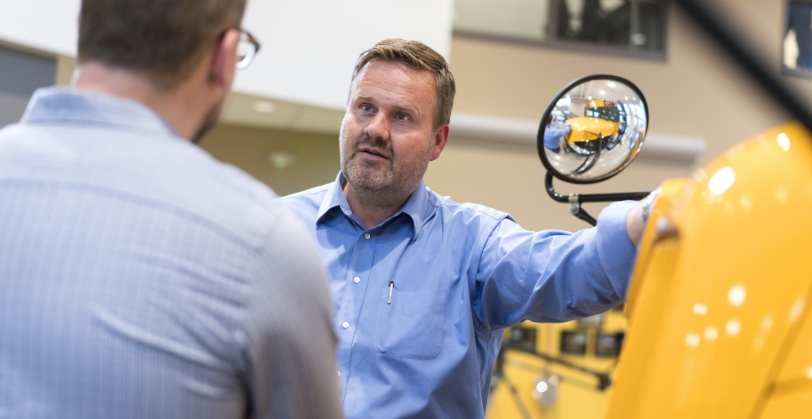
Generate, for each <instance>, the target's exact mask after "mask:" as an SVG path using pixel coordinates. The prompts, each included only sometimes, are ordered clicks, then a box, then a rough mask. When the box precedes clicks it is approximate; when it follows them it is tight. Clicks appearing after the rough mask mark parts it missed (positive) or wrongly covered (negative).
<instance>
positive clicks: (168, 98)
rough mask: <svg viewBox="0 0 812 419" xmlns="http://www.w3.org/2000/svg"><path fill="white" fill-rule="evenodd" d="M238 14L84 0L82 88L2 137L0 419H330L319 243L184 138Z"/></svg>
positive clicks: (194, 131) (222, 8) (241, 34)
mask: <svg viewBox="0 0 812 419" xmlns="http://www.w3.org/2000/svg"><path fill="white" fill-rule="evenodd" d="M244 9H245V0H206V1H200V0H84V1H83V2H82V12H81V23H80V35H79V74H78V77H77V80H76V82H75V86H74V88H71V89H58V88H47V89H42V90H38V91H37V92H36V93H35V95H34V97H33V98H32V99H31V102H30V104H29V106H28V109H27V110H26V113H25V115H24V116H23V118H22V120H21V121H20V123H19V124H14V125H11V126H9V127H6V128H4V129H3V130H0V215H1V216H0V418H20V419H32V418H63V419H79V418H81V419H94V418H99V419H101V418H105V419H107V418H117V419H137V418H149V419H172V418H178V419H180V418H194V419H225V418H241V417H249V416H250V417H253V418H341V417H342V414H341V405H340V402H339V399H338V396H339V389H338V385H337V383H336V377H335V370H336V362H335V344H336V337H335V333H334V331H333V330H332V318H331V313H330V299H329V294H328V292H327V289H326V280H325V274H324V271H323V268H322V267H321V266H320V264H319V254H318V251H317V249H316V247H315V246H314V245H313V242H312V240H310V239H309V238H308V237H307V233H306V231H305V230H304V227H302V226H301V224H300V223H299V222H298V220H296V218H295V216H294V215H293V214H292V213H291V212H290V210H289V209H287V208H285V206H284V205H282V204H280V203H278V202H276V201H275V198H276V196H275V195H274V193H273V192H272V191H271V190H270V189H268V188H267V187H265V186H264V185H262V184H260V183H259V182H257V181H256V180H254V179H252V178H250V177H249V176H248V175H246V174H245V173H243V172H242V171H239V170H236V169H234V168H233V167H230V166H227V165H224V164H221V163H219V162H217V161H216V160H214V159H213V158H212V157H211V156H209V155H208V154H207V153H205V152H204V151H202V150H201V149H200V148H198V147H197V146H195V145H194V144H193V141H195V140H196V139H198V138H200V136H202V135H203V133H205V132H206V130H207V129H208V128H210V127H211V125H212V124H213V123H214V122H216V120H217V115H218V113H219V111H220V109H221V108H222V104H223V102H224V101H225V98H226V96H227V95H228V92H229V90H230V88H231V84H232V81H233V79H234V75H235V72H236V70H237V68H242V67H244V66H245V65H247V64H248V62H249V61H250V59H251V56H252V54H253V52H256V51H257V50H258V44H257V42H256V40H254V39H253V37H251V36H250V35H248V33H247V32H245V31H244V30H242V29H240V22H241V20H242V15H243V11H244ZM238 46H242V47H244V50H245V51H248V52H250V53H251V54H248V55H245V56H238V55H237V51H238Z"/></svg>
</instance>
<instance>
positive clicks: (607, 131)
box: [565, 116, 620, 145]
mask: <svg viewBox="0 0 812 419" xmlns="http://www.w3.org/2000/svg"><path fill="white" fill-rule="evenodd" d="M567 125H569V126H570V133H569V134H567V136H566V137H565V138H566V139H567V142H568V143H569V144H570V145H573V144H576V143H583V142H589V141H596V140H597V139H598V138H611V137H613V136H614V135H615V134H617V130H618V127H619V126H620V124H619V123H617V122H614V121H610V120H608V119H601V118H594V117H590V116H579V117H576V118H570V119H567Z"/></svg>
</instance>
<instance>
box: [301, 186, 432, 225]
mask: <svg viewBox="0 0 812 419" xmlns="http://www.w3.org/2000/svg"><path fill="white" fill-rule="evenodd" d="M343 185H344V174H343V173H341V172H338V176H336V180H335V182H333V184H332V185H330V187H329V188H328V189H327V194H326V195H325V196H324V199H323V200H322V201H321V205H320V206H319V212H318V214H317V216H316V225H318V224H319V223H321V221H322V217H324V216H325V214H327V213H328V212H329V211H330V210H332V209H333V208H336V207H338V208H339V209H340V210H341V212H343V213H344V215H345V216H347V217H351V216H352V210H351V209H350V204H349V203H348V202H347V197H345V196H344V191H343V190H342V186H343ZM432 208H433V207H429V205H428V190H427V188H426V184H425V182H424V181H423V180H422V179H421V180H420V184H419V185H417V189H416V190H415V191H414V193H412V196H410V197H409V199H407V200H406V202H405V203H404V204H403V205H402V206H401V207H400V208H399V209H398V210H397V211H395V213H394V214H392V216H391V217H389V218H388V219H387V221H388V220H391V219H393V218H395V217H397V216H399V215H400V214H406V215H407V216H408V217H409V219H411V220H412V227H413V231H414V233H413V235H412V240H414V239H416V238H417V234H418V233H420V228H421V227H422V226H423V223H424V221H425V220H428V219H429V217H430V216H431V213H430V211H428V210H429V209H432ZM385 222H386V221H384V223H385Z"/></svg>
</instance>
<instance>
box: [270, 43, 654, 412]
mask: <svg viewBox="0 0 812 419" xmlns="http://www.w3.org/2000/svg"><path fill="white" fill-rule="evenodd" d="M454 89H455V88H454V79H453V76H452V75H451V72H450V71H449V69H448V66H447V64H446V62H445V60H444V59H443V58H442V56H440V55H439V54H437V53H436V52H435V51H433V50H431V49H430V48H429V47H427V46H425V45H423V44H421V43H419V42H414V41H404V40H400V39H388V40H384V41H382V42H380V43H379V44H377V45H376V46H375V47H373V48H372V49H370V50H368V51H366V52H364V53H363V54H362V55H361V57H360V58H359V60H358V63H357V64H356V67H355V72H354V74H353V82H352V86H351V91H350V98H349V102H348V106H347V111H346V114H345V116H344V120H343V122H342V125H341V134H340V140H339V141H340V151H341V172H340V173H339V174H338V177H337V179H336V181H335V182H334V183H331V184H327V185H324V186H321V187H317V188H314V189H311V190H308V191H304V192H301V193H298V194H295V195H292V196H289V197H285V198H282V200H283V202H285V203H286V204H288V205H289V206H290V207H291V208H293V209H294V211H295V212H296V213H297V214H298V215H299V217H300V218H301V219H302V220H303V221H304V222H305V223H306V224H307V227H309V228H310V229H311V232H312V234H313V236H314V237H315V238H316V240H317V241H318V244H319V245H320V247H321V253H322V257H323V259H324V261H325V263H326V264H327V268H328V271H329V273H330V291H331V292H332V297H333V313H334V316H335V317H334V318H335V324H334V327H335V330H336V333H337V334H338V336H339V345H338V366H339V368H338V372H337V373H338V376H339V378H340V380H341V383H342V384H343V386H344V394H343V403H344V412H345V414H346V415H347V417H349V418H384V417H385V418H482V417H484V415H485V405H486V403H487V395H488V387H489V383H490V380H491V375H492V373H493V364H494V360H495V358H496V355H497V352H498V350H499V345H500V342H501V339H502V329H503V328H505V327H507V326H511V325H514V324H516V323H518V322H521V321H523V320H525V319H530V320H533V321H539V322H544V321H547V322H561V321H566V320H569V319H573V318H576V317H583V316H589V315H592V314H595V313H600V312H602V311H605V310H607V309H608V308H610V307H612V306H614V305H617V304H618V303H620V302H621V301H622V300H623V298H624V297H625V294H626V289H627V283H628V279H629V276H630V270H631V266H632V263H633V258H634V255H635V249H634V245H633V242H636V241H637V240H639V237H640V235H641V232H642V227H643V222H642V219H641V209H640V207H639V205H638V206H634V204H633V203H619V204H614V205H612V206H610V207H608V208H607V209H606V210H604V211H603V212H602V214H601V216H600V217H599V222H598V226H597V227H596V228H593V229H588V230H584V231H580V232H578V233H575V234H569V233H565V232H561V231H543V232H531V231H527V230H524V229H522V228H521V227H519V225H518V224H516V222H515V221H514V220H513V219H512V218H511V217H510V216H509V215H508V214H505V213H502V212H499V211H496V210H493V209H491V208H486V207H484V206H480V205H473V204H458V203H456V202H453V201H451V200H450V199H448V198H444V197H441V196H439V195H437V194H436V193H434V192H432V191H431V190H429V189H428V188H427V187H426V186H425V185H424V183H423V180H422V179H423V174H424V173H425V171H426V168H427V166H428V163H429V161H432V160H434V159H436V158H437V157H439V155H440V153H441V152H442V150H443V147H444V146H445V144H446V142H447V141H448V136H449V127H448V122H449V117H450V114H451V104H452V102H453V98H454ZM633 206H634V208H633V209H632V207H633Z"/></svg>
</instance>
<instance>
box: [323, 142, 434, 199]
mask: <svg viewBox="0 0 812 419" xmlns="http://www.w3.org/2000/svg"><path fill="white" fill-rule="evenodd" d="M339 142H340V144H341V146H340V147H339V153H340V156H341V172H342V173H343V174H344V178H345V179H347V182H348V183H349V184H350V186H351V187H352V188H353V190H354V191H355V192H356V193H357V194H358V195H359V196H360V197H361V198H362V199H364V200H365V201H367V202H369V203H371V204H373V205H375V206H377V207H381V208H389V207H392V206H395V205H398V206H399V205H400V204H402V203H403V202H404V201H406V200H407V199H408V198H409V196H411V194H412V193H414V191H415V189H417V186H418V185H419V184H420V181H421V180H422V179H423V175H424V174H425V173H426V169H427V168H428V164H429V157H430V155H431V149H432V148H431V147H428V148H427V149H426V152H425V153H424V156H423V158H420V159H419V160H417V161H415V162H412V163H411V164H410V163H408V162H406V164H407V165H406V166H403V167H401V168H400V170H398V172H399V173H396V170H395V156H394V154H393V152H392V147H391V145H389V144H388V143H384V142H382V141H379V142H376V141H375V140H373V139H372V138H369V137H365V138H363V139H362V140H361V141H359V142H358V143H357V144H356V145H355V147H354V149H353V150H351V151H349V152H345V150H344V144H345V138H343V133H342V135H340V137H339ZM362 146H370V147H375V148H377V149H382V150H384V151H385V152H386V155H387V156H388V157H389V160H388V161H385V162H378V163H372V162H365V161H363V160H361V158H360V157H359V156H358V153H359V151H358V149H360V148H361V147H362Z"/></svg>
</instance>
